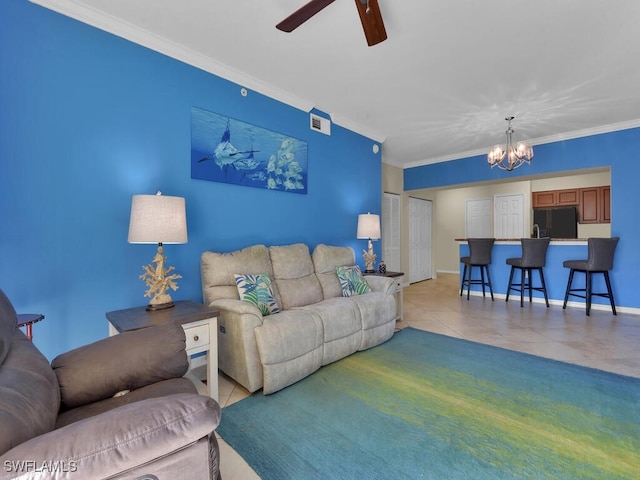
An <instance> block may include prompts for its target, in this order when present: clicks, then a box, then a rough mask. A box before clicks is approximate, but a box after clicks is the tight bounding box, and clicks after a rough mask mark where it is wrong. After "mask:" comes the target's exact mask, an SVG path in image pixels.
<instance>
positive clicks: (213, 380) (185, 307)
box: [107, 300, 219, 400]
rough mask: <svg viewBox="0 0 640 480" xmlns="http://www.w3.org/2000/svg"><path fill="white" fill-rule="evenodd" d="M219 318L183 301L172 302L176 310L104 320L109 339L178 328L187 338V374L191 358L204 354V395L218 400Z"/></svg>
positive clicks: (137, 311)
mask: <svg viewBox="0 0 640 480" xmlns="http://www.w3.org/2000/svg"><path fill="white" fill-rule="evenodd" d="M218 315H219V312H218V311H217V310H213V309H211V308H209V307H205V306H204V305H202V304H200V303H197V302H193V301H191V300H182V301H177V302H175V307H172V308H167V309H164V310H155V311H147V309H146V307H134V308H127V309H124V310H115V311H113V312H108V313H107V320H109V336H112V335H117V334H118V333H122V332H124V331H126V330H137V329H139V328H144V327H151V326H153V325H161V324H163V323H166V322H177V323H179V324H181V325H182V328H183V329H184V331H185V335H186V344H187V346H186V349H187V355H188V356H189V370H191V368H192V367H193V364H192V358H191V357H192V356H193V355H195V354H198V353H203V352H204V353H206V356H207V392H208V394H209V396H210V397H212V398H214V399H215V400H218ZM160 348H162V346H160Z"/></svg>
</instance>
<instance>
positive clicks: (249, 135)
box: [191, 107, 307, 194]
mask: <svg viewBox="0 0 640 480" xmlns="http://www.w3.org/2000/svg"><path fill="white" fill-rule="evenodd" d="M191 178H196V179H200V180H209V181H212V182H223V183H233V184H236V185H245V186H248V187H257V188H264V189H267V190H281V191H284V192H292V193H303V194H306V193H307V142H303V141H302V140H298V139H297V138H293V137H291V136H288V135H284V134H282V133H277V132H273V131H271V130H267V129H265V128H261V127H257V126H255V125H251V124H250V123H246V122H241V121H240V120H235V119H233V118H229V117H226V116H224V115H219V114H217V113H213V112H209V111H206V110H203V109H201V108H197V107H192V108H191Z"/></svg>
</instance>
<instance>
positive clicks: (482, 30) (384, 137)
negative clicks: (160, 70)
mask: <svg viewBox="0 0 640 480" xmlns="http://www.w3.org/2000/svg"><path fill="white" fill-rule="evenodd" d="M32 1H33V2H34V3H38V4H40V5H43V6H45V7H47V8H51V9H52V10H55V11H58V12H60V13H63V14H65V15H68V16H71V17H73V18H76V19H78V20H81V21H83V22H85V23H88V24H91V25H94V26H96V27H99V28H102V29H104V30H107V31H109V32H112V33H114V34H116V35H119V36H122V37H124V38H127V39H129V40H132V41H134V42H137V43H140V44H142V45H145V46H147V47H150V48H153V49H155V50H158V51H160V52H162V53H165V54H167V55H170V56H172V57H174V58H177V59H180V60H182V61H185V62H187V63H190V64H192V65H195V66H197V67H199V68H202V69H205V70H207V71H210V72H212V73H215V74H216V75H219V76H221V77H224V78H227V79H229V80H231V81H234V82H236V83H239V84H240V85H242V86H244V87H246V88H248V89H250V90H255V91H259V92H260V93H264V94H266V95H269V96H271V97H274V98H276V99H279V100H282V101H284V102H286V103H289V104H291V105H294V106H296V107H298V108H301V109H303V110H306V111H309V110H310V109H311V108H314V107H315V108H317V109H319V110H321V111H323V112H326V113H328V114H330V115H331V117H332V120H333V121H334V122H335V123H337V124H339V125H342V126H345V127H347V128H350V129H352V130H355V131H357V132H360V133H362V134H364V135H367V136H368V137H371V138H373V139H375V140H377V141H379V142H384V143H383V149H382V152H383V160H384V162H386V163H389V164H392V165H397V166H403V167H410V166H416V165H422V164H428V163H433V162H437V161H444V160H450V159H453V158H460V157H463V156H469V155H476V154H480V153H483V152H485V151H486V150H488V148H489V147H491V146H492V145H494V144H496V143H504V141H505V135H504V131H505V130H506V122H505V120H504V118H505V117H506V116H509V115H514V116H515V117H516V119H515V120H514V122H513V127H514V129H515V131H516V133H515V135H514V139H515V140H521V139H527V140H529V141H530V142H531V143H533V144H534V145H536V144H540V143H546V142H549V141H556V140H560V139H564V138H572V137H577V136H584V135H588V134H593V133H600V132H606V131H611V130H618V129H622V128H629V127H636V126H640V26H639V22H640V1H638V0H617V1H606V0H535V1H533V0H485V1H478V0H431V1H424V0H379V4H380V10H381V12H382V16H383V19H384V23H385V27H386V30H387V35H388V37H389V38H388V40H386V41H385V42H383V43H381V44H379V45H376V46H374V47H368V46H367V44H366V41H365V38H364V34H363V32H362V27H361V24H360V20H359V17H358V12H357V9H356V5H355V4H354V0H337V1H336V2H335V3H333V4H331V5H329V6H328V7H327V8H325V9H324V10H323V11H321V12H320V13H319V14H317V15H316V16H315V17H313V18H311V19H310V20H309V21H308V22H307V23H305V24H304V25H302V26H301V27H300V28H298V29H297V30H295V31H294V32H292V33H284V32H281V31H279V30H276V28H275V25H276V24H277V23H278V22H279V21H281V20H282V19H284V18H285V17H287V16H288V15H289V14H290V13H292V12H293V11H295V10H296V9H298V8H299V7H300V6H302V5H303V4H305V3H306V1H307V0H269V1H268V0H32ZM534 161H535V160H534Z"/></svg>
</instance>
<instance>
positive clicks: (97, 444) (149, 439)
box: [0, 394, 220, 480]
mask: <svg viewBox="0 0 640 480" xmlns="http://www.w3.org/2000/svg"><path fill="white" fill-rule="evenodd" d="M219 422H220V406H219V405H218V404H217V402H216V401H215V400H213V399H212V398H210V397H205V396H201V395H196V394H178V395H169V396H166V397H161V398H152V399H149V400H144V401H140V402H136V403H132V404H129V405H125V406H122V407H119V408H116V409H114V410H110V411H108V412H105V413H102V414H100V415H96V416H94V417H91V418H88V419H85V420H81V421H79V422H75V423H72V424H70V425H67V426H66V427H62V428H60V429H58V430H53V431H51V432H49V433H46V434H44V435H40V436H38V437H35V438H32V439H31V440H29V441H27V442H25V443H22V444H21V445H18V446H17V447H15V448H13V449H11V450H9V451H8V452H6V453H5V454H4V455H2V457H0V465H1V466H2V467H1V468H0V480H5V479H13V478H44V477H38V475H39V474H40V473H37V472H36V471H37V470H38V471H39V472H43V471H45V472H46V474H45V477H46V478H52V479H58V478H72V479H74V478H110V477H111V476H113V475H117V474H119V473H122V472H126V471H128V470H130V469H132V468H134V467H137V466H140V465H144V464H149V463H151V462H153V461H154V460H155V459H159V458H162V457H165V456H167V455H170V454H171V453H173V452H176V451H178V450H181V449H183V448H184V447H186V446H188V445H189V444H191V443H194V442H196V441H197V440H199V439H201V438H203V437H207V436H208V435H210V434H211V433H212V432H213V431H214V430H215V428H216V427H217V426H218V424H219ZM148 468H149V471H150V472H153V465H152V464H151V465H148ZM43 469H45V470H43Z"/></svg>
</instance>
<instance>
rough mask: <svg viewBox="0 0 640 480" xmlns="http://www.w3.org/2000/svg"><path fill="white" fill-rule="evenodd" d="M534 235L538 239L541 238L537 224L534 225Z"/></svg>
mask: <svg viewBox="0 0 640 480" xmlns="http://www.w3.org/2000/svg"><path fill="white" fill-rule="evenodd" d="M533 234H534V235H535V236H536V238H540V227H539V226H538V224H537V223H534V224H533Z"/></svg>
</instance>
